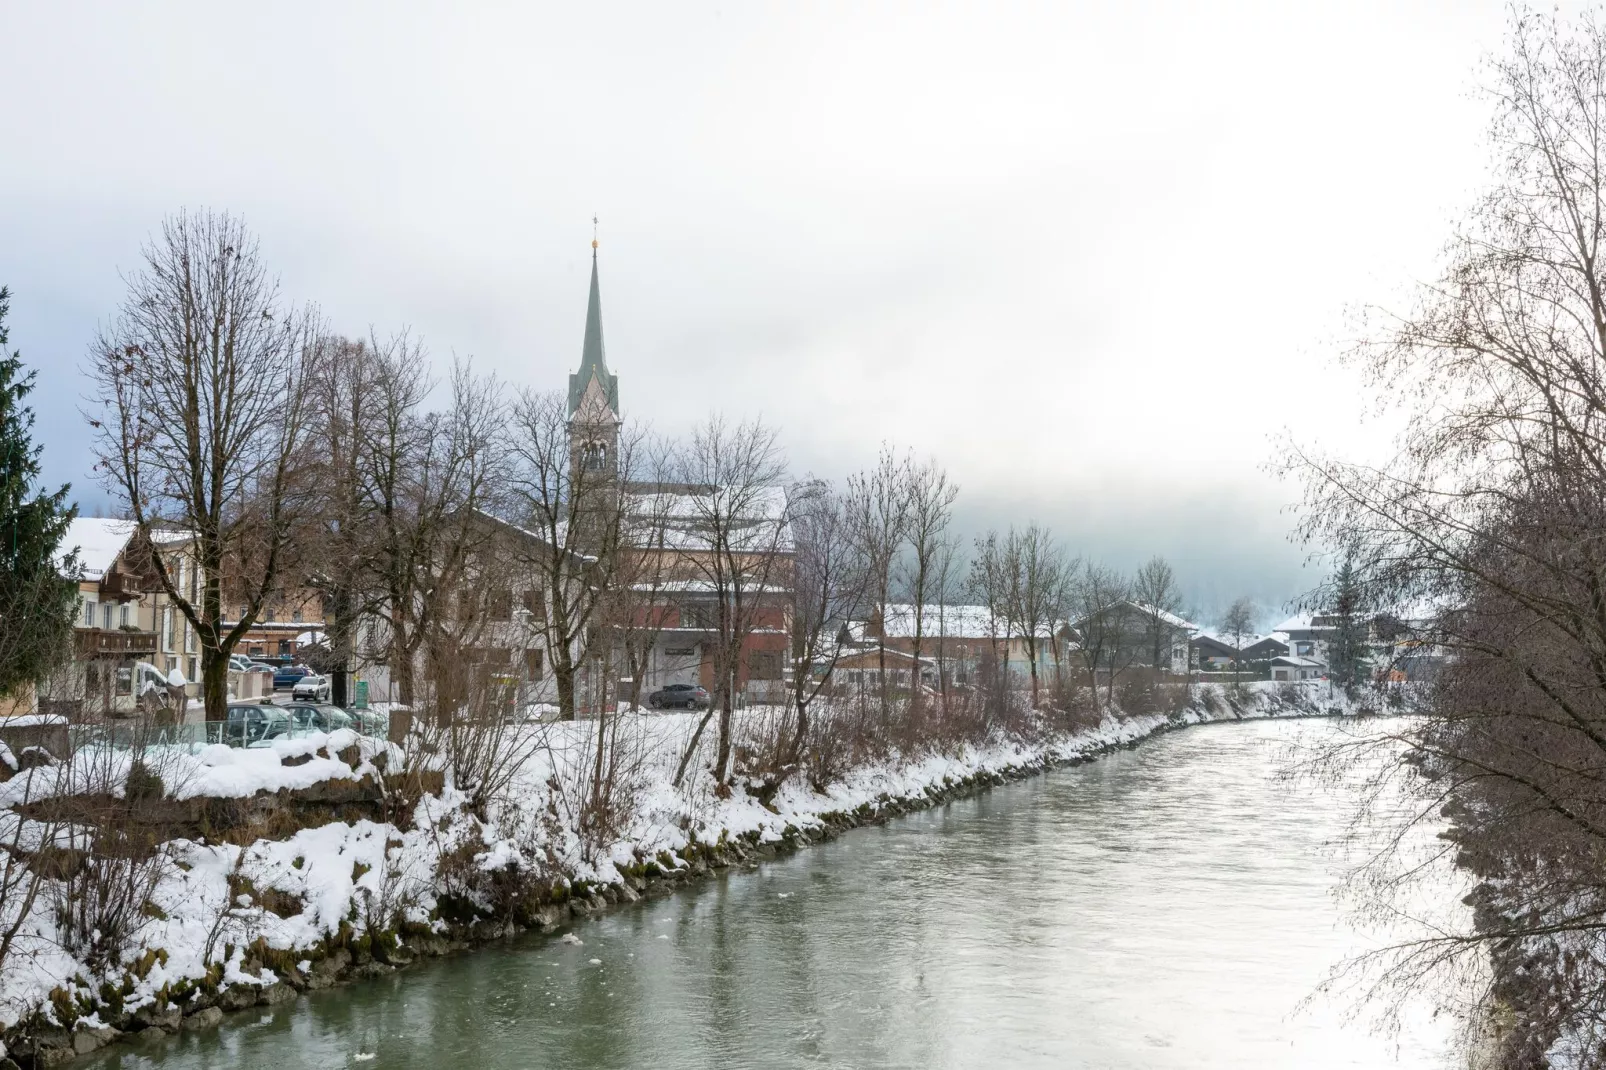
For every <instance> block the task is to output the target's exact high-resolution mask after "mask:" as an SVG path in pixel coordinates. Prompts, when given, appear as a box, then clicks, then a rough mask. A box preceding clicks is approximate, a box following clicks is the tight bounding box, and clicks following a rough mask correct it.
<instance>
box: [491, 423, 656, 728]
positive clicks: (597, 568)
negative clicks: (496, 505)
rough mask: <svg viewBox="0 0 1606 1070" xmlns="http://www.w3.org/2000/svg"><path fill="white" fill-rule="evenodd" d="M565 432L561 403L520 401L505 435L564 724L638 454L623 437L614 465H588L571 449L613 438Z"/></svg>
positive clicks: (613, 565) (613, 570)
mask: <svg viewBox="0 0 1606 1070" xmlns="http://www.w3.org/2000/svg"><path fill="white" fill-rule="evenodd" d="M581 418H582V419H583V418H584V417H581ZM572 424H573V421H572V420H571V417H570V414H569V412H568V401H567V399H566V398H565V397H564V396H563V395H561V394H558V393H556V392H550V393H538V392H535V391H525V392H524V393H523V394H521V395H520V396H519V400H518V403H517V405H516V406H515V407H514V414H513V426H512V430H511V440H512V451H513V456H514V458H515V462H514V466H513V483H512V490H513V494H514V497H515V499H516V505H515V506H514V508H515V509H516V510H517V512H518V515H519V516H520V518H521V519H520V523H522V524H523V525H524V526H525V527H527V528H529V529H530V530H531V531H533V532H535V533H536V534H537V535H538V536H539V538H540V542H539V546H538V549H537V550H536V551H535V552H534V553H533V555H532V556H531V557H530V558H529V559H528V560H527V561H526V562H525V565H526V566H527V568H528V570H529V571H530V573H531V574H532V576H533V578H534V580H535V582H536V584H537V588H536V589H538V590H539V591H540V592H541V597H542V598H543V599H544V600H545V604H544V606H543V607H542V608H543V610H544V611H543V613H542V614H541V617H540V620H539V622H538V623H539V627H540V630H541V633H542V637H543V639H544V641H545V644H546V650H547V654H548V656H549V657H550V658H551V660H552V675H553V678H554V680H555V682H556V684H557V692H558V710H559V716H561V717H563V718H564V719H565V720H573V719H574V717H575V714H576V711H577V709H578V701H577V695H576V686H577V682H578V678H579V674H580V671H581V669H582V667H583V666H584V665H585V664H586V662H587V659H588V657H596V656H600V655H601V653H602V646H601V645H600V644H596V645H595V648H594V649H593V641H594V639H595V638H596V634H597V628H598V627H599V625H600V623H601V620H600V618H601V614H602V607H603V601H604V599H605V598H606V597H608V596H609V595H610V594H611V593H612V592H613V591H614V588H615V584H616V581H617V579H618V577H619V574H620V570H621V561H622V559H623V557H624V555H623V554H622V553H621V549H622V542H623V537H624V526H623V525H624V518H625V500H624V495H623V493H622V483H623V482H624V481H626V480H628V478H629V468H630V465H631V463H633V457H634V454H635V451H634V448H633V446H632V444H631V438H630V436H624V437H623V439H622V440H621V446H620V448H618V449H615V450H614V451H613V460H611V461H606V462H605V463H601V464H595V463H590V462H589V461H588V460H587V459H586V458H582V457H579V456H577V455H576V454H575V452H574V443H576V442H580V441H589V440H590V439H592V438H596V437H598V436H599V435H601V434H602V432H603V431H607V432H608V437H609V438H612V437H613V431H614V429H613V428H612V427H610V428H607V429H603V428H593V429H590V433H584V432H582V433H578V434H576V433H574V428H573V426H572ZM621 468H622V469H623V470H621Z"/></svg>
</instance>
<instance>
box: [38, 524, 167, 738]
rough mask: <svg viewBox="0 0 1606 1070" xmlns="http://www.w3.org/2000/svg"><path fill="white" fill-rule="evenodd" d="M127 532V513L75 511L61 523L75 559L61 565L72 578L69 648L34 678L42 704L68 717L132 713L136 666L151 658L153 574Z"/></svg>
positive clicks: (65, 548)
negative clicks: (74, 594) (56, 664)
mask: <svg viewBox="0 0 1606 1070" xmlns="http://www.w3.org/2000/svg"><path fill="white" fill-rule="evenodd" d="M134 539H135V528H134V522H133V521H131V520H104V519H99V518H93V517H77V518H75V519H74V520H73V521H72V523H71V524H70V525H69V526H68V529H67V534H66V536H65V537H64V538H63V539H62V544H61V549H62V557H63V560H65V558H66V556H67V554H69V553H75V554H76V561H77V568H76V570H75V571H74V572H72V573H67V575H68V577H69V578H72V579H76V580H77V581H78V607H77V611H76V617H75V625H74V628H73V650H72V656H71V659H70V660H69V661H68V662H67V663H66V664H65V665H63V666H62V667H61V668H60V669H58V670H57V671H56V672H55V673H53V674H51V676H50V677H49V678H48V679H46V680H44V681H42V682H41V683H40V684H39V687H38V696H39V708H40V711H41V712H43V713H58V714H62V715H65V716H67V717H68V718H70V719H72V720H75V721H77V720H84V719H89V720H96V719H99V718H101V717H103V716H113V717H116V716H128V715H131V714H132V713H134V711H135V709H136V706H137V700H138V697H139V696H138V694H137V693H136V692H137V688H138V682H139V681H138V677H139V675H140V673H139V672H138V670H139V666H141V665H153V664H154V663H155V661H156V657H157V652H158V645H159V644H158V636H157V633H156V628H155V620H156V612H155V603H154V599H153V598H152V596H151V593H150V590H151V587H152V586H153V584H154V577H153V576H152V575H151V573H150V570H149V567H148V559H147V558H146V555H143V554H140V553H138V552H137V549H138V548H137V546H136V545H135V542H134ZM154 671H155V669H154V668H153V670H152V672H154ZM146 675H149V674H146Z"/></svg>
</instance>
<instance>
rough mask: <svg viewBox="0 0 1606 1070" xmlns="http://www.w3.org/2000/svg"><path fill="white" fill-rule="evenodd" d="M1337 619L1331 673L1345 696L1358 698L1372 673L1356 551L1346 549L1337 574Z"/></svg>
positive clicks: (1335, 577) (1330, 658)
mask: <svg viewBox="0 0 1606 1070" xmlns="http://www.w3.org/2000/svg"><path fill="white" fill-rule="evenodd" d="M1332 586H1333V616H1334V617H1335V618H1336V620H1337V624H1336V626H1335V628H1334V630H1333V641H1332V643H1331V645H1330V646H1329V648H1328V662H1329V664H1328V667H1327V669H1328V672H1329V674H1330V675H1331V678H1332V680H1333V682H1334V683H1336V684H1338V685H1339V686H1340V687H1342V688H1343V689H1344V693H1345V694H1346V695H1349V696H1350V697H1352V698H1353V697H1354V695H1355V689H1356V688H1357V687H1358V686H1359V685H1360V684H1361V683H1362V681H1364V680H1365V679H1366V678H1367V676H1368V675H1369V673H1370V671H1371V659H1370V651H1369V650H1368V649H1367V646H1366V615H1365V612H1364V609H1365V606H1364V602H1365V595H1364V593H1363V592H1362V590H1361V578H1360V573H1359V572H1358V570H1357V569H1356V567H1355V550H1354V549H1353V548H1350V549H1346V550H1345V551H1344V556H1343V557H1342V558H1340V559H1339V562H1338V570H1337V571H1336V572H1335V573H1334V574H1333V580H1332Z"/></svg>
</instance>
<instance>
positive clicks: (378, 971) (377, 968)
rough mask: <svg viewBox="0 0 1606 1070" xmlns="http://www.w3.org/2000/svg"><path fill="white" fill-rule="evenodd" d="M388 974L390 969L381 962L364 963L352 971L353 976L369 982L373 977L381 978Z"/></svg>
mask: <svg viewBox="0 0 1606 1070" xmlns="http://www.w3.org/2000/svg"><path fill="white" fill-rule="evenodd" d="M389 972H390V967H389V966H386V965H385V964H384V963H383V962H365V963H363V964H362V965H361V966H358V967H357V968H356V969H355V970H353V971H352V973H353V974H355V975H356V976H358V977H361V978H362V979H363V980H365V981H371V980H373V979H374V978H375V977H383V976H385V974H387V973H389Z"/></svg>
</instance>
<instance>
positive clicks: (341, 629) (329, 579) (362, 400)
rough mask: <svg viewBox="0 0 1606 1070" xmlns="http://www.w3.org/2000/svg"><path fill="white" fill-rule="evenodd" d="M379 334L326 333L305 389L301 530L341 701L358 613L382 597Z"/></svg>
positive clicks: (334, 690)
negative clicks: (374, 459)
mask: <svg viewBox="0 0 1606 1070" xmlns="http://www.w3.org/2000/svg"><path fill="white" fill-rule="evenodd" d="M387 348H389V349H397V350H405V349H407V348H408V347H407V343H406V341H405V339H400V340H397V341H394V342H392V343H391V344H390V346H389V347H381V346H380V345H379V344H378V343H377V342H374V343H370V342H368V341H366V340H362V339H358V340H355V341H353V340H350V339H345V338H326V339H324V340H322V342H321V344H320V345H319V347H318V361H317V363H316V364H315V365H314V366H313V368H312V369H311V376H310V380H309V389H308V417H307V420H308V427H309V435H308V447H307V463H308V468H309V477H308V480H307V482H308V487H309V494H310V497H311V505H312V509H311V515H310V517H309V518H308V523H307V525H306V528H305V530H304V531H303V532H302V533H301V537H302V539H303V540H304V543H305V545H306V547H307V549H308V552H307V553H306V555H305V558H306V566H305V569H306V576H307V583H308V585H309V586H311V587H312V588H314V589H315V590H317V591H318V593H319V596H320V597H321V599H322V602H323V608H324V621H325V625H324V627H325V633H326V642H327V644H328V649H329V665H328V666H327V671H328V672H329V674H330V677H331V687H330V693H331V695H330V701H332V702H333V703H334V704H335V705H337V706H345V705H346V704H347V703H348V701H349V699H350V689H349V684H350V679H351V672H352V669H353V668H354V667H355V663H356V646H357V638H358V633H359V630H360V627H361V624H362V622H363V620H364V619H365V618H366V617H367V616H369V615H370V614H371V613H373V612H375V611H376V610H377V609H378V607H379V605H380V597H381V594H382V592H383V587H382V586H381V585H380V584H378V583H376V582H375V580H376V569H375V567H374V549H375V547H374V542H375V540H374V535H375V534H376V532H377V531H379V529H380V523H379V511H378V504H379V503H378V501H377V500H376V497H375V495H374V494H373V493H372V490H373V487H372V484H371V481H370V467H369V464H368V461H369V460H370V456H369V451H370V450H371V449H372V448H373V445H374V444H375V442H376V440H377V439H378V438H379V437H380V436H381V435H382V425H380V423H379V421H380V420H381V419H382V417H383V413H384V404H383V401H384V399H383V391H384V388H385V387H384V379H385V376H386V373H387V368H386V363H385V360H384V358H383V356H382V355H381V354H382V353H383V352H385V350H386V349H387Z"/></svg>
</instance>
